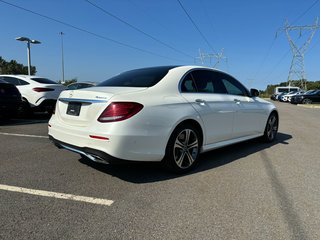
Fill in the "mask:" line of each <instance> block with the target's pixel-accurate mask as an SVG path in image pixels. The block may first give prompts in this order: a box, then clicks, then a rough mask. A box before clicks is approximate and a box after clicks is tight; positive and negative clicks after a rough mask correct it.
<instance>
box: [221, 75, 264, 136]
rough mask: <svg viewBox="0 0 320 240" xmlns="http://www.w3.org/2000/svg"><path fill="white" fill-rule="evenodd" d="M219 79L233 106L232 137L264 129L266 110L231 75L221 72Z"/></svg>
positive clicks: (256, 132) (250, 134) (255, 132)
mask: <svg viewBox="0 0 320 240" xmlns="http://www.w3.org/2000/svg"><path fill="white" fill-rule="evenodd" d="M220 79H221V81H222V83H223V85H224V87H225V88H226V90H227V93H228V95H229V96H230V97H231V98H232V99H233V103H234V106H235V115H234V126H233V138H239V137H246V136H253V135H257V134H259V133H261V132H263V130H264V126H265V119H266V114H267V113H266V111H265V110H264V109H263V108H262V107H261V103H260V102H259V101H257V100H256V99H255V98H253V97H251V96H250V93H249V91H248V90H247V89H246V88H245V87H244V86H243V85H242V84H241V83H240V82H238V81H237V80H236V79H234V78H233V77H231V76H229V75H227V74H224V73H221V78H220Z"/></svg>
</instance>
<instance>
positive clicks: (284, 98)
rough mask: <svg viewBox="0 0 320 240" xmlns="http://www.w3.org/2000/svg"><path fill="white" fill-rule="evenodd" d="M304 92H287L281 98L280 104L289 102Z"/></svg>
mask: <svg viewBox="0 0 320 240" xmlns="http://www.w3.org/2000/svg"><path fill="white" fill-rule="evenodd" d="M304 93H305V91H292V92H289V93H287V94H285V95H283V96H281V100H280V101H281V102H291V97H293V96H296V95H300V94H304Z"/></svg>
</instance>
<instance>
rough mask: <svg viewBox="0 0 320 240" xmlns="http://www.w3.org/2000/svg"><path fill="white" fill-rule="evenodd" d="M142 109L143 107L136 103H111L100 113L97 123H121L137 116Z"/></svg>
mask: <svg viewBox="0 0 320 240" xmlns="http://www.w3.org/2000/svg"><path fill="white" fill-rule="evenodd" d="M142 108H143V105H142V104H140V103H136V102H113V103H111V104H110V105H109V106H108V107H107V108H106V109H105V110H104V111H103V112H102V113H101V115H100V117H99V118H98V121H99V122H117V121H122V120H125V119H128V118H130V117H132V116H133V115H135V114H137V113H138V112H139V111H140V110H141V109H142Z"/></svg>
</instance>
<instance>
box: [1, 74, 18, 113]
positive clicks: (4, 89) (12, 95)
mask: <svg viewBox="0 0 320 240" xmlns="http://www.w3.org/2000/svg"><path fill="white" fill-rule="evenodd" d="M21 103H22V98H21V94H20V92H19V90H18V89H17V88H16V86H15V85H13V84H10V83H7V82H5V81H2V80H0V118H11V117H13V116H15V115H16V114H17V112H18V109H19V108H20V106H21Z"/></svg>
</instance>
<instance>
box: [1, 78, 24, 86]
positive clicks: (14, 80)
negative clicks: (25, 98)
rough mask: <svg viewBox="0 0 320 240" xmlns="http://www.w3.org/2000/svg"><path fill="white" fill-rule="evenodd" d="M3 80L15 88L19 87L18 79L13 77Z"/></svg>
mask: <svg viewBox="0 0 320 240" xmlns="http://www.w3.org/2000/svg"><path fill="white" fill-rule="evenodd" d="M3 80H4V81H6V82H8V83H11V84H13V85H16V86H19V85H20V82H19V79H18V78H14V77H3Z"/></svg>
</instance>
